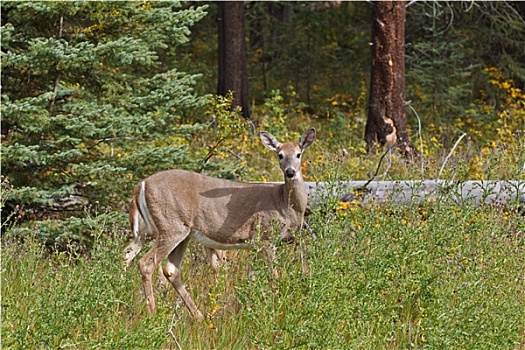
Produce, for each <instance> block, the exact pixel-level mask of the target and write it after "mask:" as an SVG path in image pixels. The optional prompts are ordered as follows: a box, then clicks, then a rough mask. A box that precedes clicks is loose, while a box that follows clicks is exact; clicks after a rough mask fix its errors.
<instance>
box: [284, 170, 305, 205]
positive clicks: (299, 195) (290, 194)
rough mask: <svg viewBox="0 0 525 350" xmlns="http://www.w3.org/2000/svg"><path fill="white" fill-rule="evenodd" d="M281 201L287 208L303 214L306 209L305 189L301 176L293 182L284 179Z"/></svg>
mask: <svg viewBox="0 0 525 350" xmlns="http://www.w3.org/2000/svg"><path fill="white" fill-rule="evenodd" d="M282 195H283V199H284V202H285V203H286V206H287V207H288V208H291V209H293V210H294V211H297V212H300V213H304V211H305V209H306V201H307V196H306V189H305V187H304V181H303V178H302V176H301V174H298V175H297V177H296V179H295V180H290V179H285V180H284V186H283V193H282Z"/></svg>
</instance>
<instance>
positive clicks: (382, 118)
mask: <svg viewBox="0 0 525 350" xmlns="http://www.w3.org/2000/svg"><path fill="white" fill-rule="evenodd" d="M405 5H406V4H405V2H404V1H399V2H398V1H374V2H372V6H373V23H372V43H371V45H372V73H371V79H370V97H369V102H368V118H367V122H366V128H365V141H366V144H367V151H368V152H371V151H372V150H374V149H375V145H376V142H379V144H380V145H381V146H386V147H389V148H390V147H393V146H397V147H398V148H399V149H400V150H401V152H402V153H403V154H404V155H405V157H411V156H413V155H415V154H416V153H417V151H416V149H415V148H414V146H413V145H412V143H411V142H410V138H409V135H408V132H407V119H406V113H405Z"/></svg>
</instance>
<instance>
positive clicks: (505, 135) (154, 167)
mask: <svg viewBox="0 0 525 350" xmlns="http://www.w3.org/2000/svg"><path fill="white" fill-rule="evenodd" d="M408 5H409V6H408V7H407V14H406V39H405V41H406V45H405V46H406V53H405V54H406V92H405V94H406V100H407V102H406V104H407V107H406V108H407V113H406V114H407V119H408V129H409V133H410V134H411V135H412V141H413V143H414V145H415V147H416V149H417V150H419V152H420V153H421V155H422V158H421V160H420V161H418V162H417V164H416V163H415V162H414V163H411V164H405V162H404V161H403V160H402V159H397V158H396V156H395V155H393V160H392V161H393V163H392V164H391V165H390V167H389V171H388V173H387V174H385V176H384V177H383V179H422V178H436V177H438V169H439V167H440V166H441V164H443V161H444V157H445V155H447V154H448V153H449V152H450V150H451V148H452V146H453V145H454V143H455V142H456V141H457V140H458V139H459V138H460V137H461V135H462V134H466V135H465V136H466V139H465V140H462V142H461V143H460V145H459V148H458V149H457V150H455V153H456V155H457V156H456V158H455V159H452V161H451V163H450V164H449V166H448V167H446V168H445V169H444V173H443V174H440V175H441V177H442V178H448V179H456V180H459V179H503V180H505V179H519V178H523V169H521V167H519V166H517V167H512V166H508V164H509V163H512V164H517V163H519V162H520V161H521V160H520V156H521V154H522V153H523V152H524V151H523V125H524V124H525V114H524V113H525V112H524V108H523V103H524V92H523V87H524V82H525V64H524V62H525V52H524V51H523V49H522V48H523V47H524V46H525V36H524V30H525V29H524V28H525V22H524V19H523V18H524V17H525V16H524V15H523V14H524V12H525V10H524V5H523V4H522V3H520V2H482V3H477V2H474V3H472V2H412V3H409V4H408ZM173 6H174V5H172V4H171V3H156V2H152V3H150V2H143V3H140V4H138V3H112V2H107V3H106V2H104V3H99V2H88V3H78V2H66V3H61V2H58V3H54V2H24V3H17V2H6V3H4V4H2V10H3V11H2V84H3V91H2V110H1V112H2V127H3V129H2V130H3V131H2V132H3V134H2V176H3V182H2V184H3V185H2V188H3V196H4V197H3V198H5V199H4V200H7V207H6V208H3V211H2V215H3V218H4V219H5V218H10V219H11V220H10V221H9V222H10V223H12V222H13V220H12V219H14V218H16V219H17V220H15V221H16V222H17V223H18V225H16V226H17V227H19V228H23V227H28V226H27V224H29V227H30V230H32V229H34V227H35V225H37V227H38V230H39V232H40V235H41V236H43V237H45V238H46V239H49V241H50V243H53V242H54V243H57V242H58V241H61V240H63V241H64V242H65V241H68V240H71V239H73V240H78V241H82V242H87V241H86V237H84V236H85V233H84V232H83V230H82V227H83V226H84V222H83V218H85V217H86V215H87V214H88V211H90V210H96V211H97V212H98V213H99V214H102V213H104V212H106V211H107V208H111V210H109V212H110V213H111V215H110V216H111V218H112V220H117V221H119V222H123V220H122V219H123V218H124V215H123V214H124V213H125V212H126V208H127V201H128V199H129V197H130V194H131V189H132V188H133V186H134V184H135V183H136V182H138V181H139V180H140V179H141V178H144V177H145V176H148V175H150V174H152V173H154V172H156V171H159V170H162V169H170V168H187V169H191V170H197V171H200V172H204V173H207V174H210V175H213V176H218V177H223V178H229V179H242V180H274V181H275V180H279V179H280V174H279V171H278V169H277V168H276V167H274V166H271V165H270V163H268V162H266V161H265V160H263V158H265V157H267V156H266V155H264V156H261V147H260V145H259V144H258V142H257V138H256V137H254V135H256V134H257V132H256V130H255V129H261V128H262V129H266V130H268V131H269V132H271V133H274V134H275V135H276V136H277V137H278V138H281V139H289V138H294V137H295V138H297V137H298V135H299V134H300V133H301V131H302V130H304V129H305V128H306V127H309V126H315V127H316V128H317V129H318V131H319V138H318V143H317V146H316V147H317V152H315V153H317V156H316V158H315V160H313V161H314V162H316V163H318V164H321V163H323V161H326V164H330V158H332V157H334V156H335V157H336V158H337V157H338V156H337V155H339V158H344V159H343V160H342V163H343V164H342V165H341V168H342V172H341V180H348V179H353V180H360V179H365V180H367V179H369V178H370V177H371V175H372V174H373V173H374V171H375V169H376V166H377V163H378V157H379V155H380V154H379V152H378V154H367V153H366V151H365V149H366V148H365V144H364V141H363V133H364V126H365V123H366V118H367V103H368V95H367V91H368V88H369V81H370V78H369V77H370V69H371V63H370V57H371V55H370V42H371V32H370V28H371V16H372V11H371V5H370V4H367V3H361V2H357V3H354V2H336V3H327V2H324V3H323V2H321V3H315V2H312V3H301V2H297V3H278V2H277V3H275V2H269V3H266V2H249V3H247V4H246V9H245V32H246V55H247V72H248V74H247V76H248V82H249V96H250V104H251V109H252V111H251V112H252V115H251V119H252V120H253V122H251V123H250V122H247V121H246V120H244V119H243V118H242V117H240V115H241V114H240V112H239V110H233V111H232V110H230V108H229V103H230V102H231V97H230V99H228V97H220V96H219V97H218V96H217V95H215V94H214V93H215V91H216V90H217V79H218V71H217V38H218V35H217V23H216V20H217V16H218V7H217V4H215V3H209V4H205V3H194V4H192V3H187V4H180V5H179V6H180V7H179V9H177V6H175V7H173ZM312 153H314V152H312ZM495 160H497V162H496V161H495ZM311 161H312V160H311ZM521 162H522V161H521ZM522 163H523V162H522ZM385 164H386V163H385ZM306 166H308V163H307V165H306ZM516 171H518V172H519V173H517V172H516ZM305 174H306V175H307V176H310V177H309V178H307V180H311V181H320V180H325V178H324V177H323V175H318V176H315V177H314V176H313V174H310V175H309V172H308V171H305ZM86 208H90V209H89V210H87V211H86ZM14 211H16V214H13V215H12V216H11V217H9V214H10V213H13V212H14ZM57 219H63V220H62V221H59V220H57ZM64 220H65V221H64ZM20 224H21V225H20ZM19 228H17V230H18V229H19ZM4 229H5V227H4ZM82 244H84V243H82Z"/></svg>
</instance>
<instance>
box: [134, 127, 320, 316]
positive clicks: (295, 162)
mask: <svg viewBox="0 0 525 350" xmlns="http://www.w3.org/2000/svg"><path fill="white" fill-rule="evenodd" d="M315 136H316V131H315V129H313V128H311V129H308V130H307V131H305V132H304V133H303V134H302V136H301V138H300V140H299V142H285V143H281V142H279V141H278V140H277V139H276V138H275V137H274V136H273V135H271V134H270V133H268V132H265V131H262V132H261V133H260V139H261V141H262V143H263V145H264V146H265V147H266V148H267V149H269V150H270V151H273V152H275V153H276V154H277V156H278V159H279V167H280V169H281V171H282V173H283V176H284V182H282V183H264V182H258V183H254V182H240V181H231V180H225V179H219V178H214V177H210V176H206V175H203V174H200V173H195V172H191V171H187V170H182V169H172V170H165V171H161V172H158V173H156V174H153V175H151V176H150V177H148V178H146V179H145V180H143V181H141V182H140V183H138V184H137V185H136V187H135V190H134V195H133V199H132V202H131V205H132V208H133V207H134V208H136V211H134V212H133V215H130V218H131V220H132V226H134V225H135V226H137V227H138V226H140V224H139V222H138V221H139V220H138V219H139V218H140V220H142V221H143V223H144V226H145V227H146V231H147V232H150V233H151V236H152V237H155V243H154V244H153V246H152V247H151V248H150V249H149V251H148V252H147V253H146V254H144V256H143V257H142V258H141V259H140V260H139V269H140V273H141V275H142V289H143V292H144V296H145V299H146V305H147V310H148V313H150V314H153V313H155V312H156V301H155V296H154V294H153V286H152V276H153V273H154V271H155V269H156V268H157V266H158V265H159V264H160V263H161V262H162V261H163V260H164V259H166V258H167V260H166V263H165V266H164V269H163V273H164V276H165V277H166V279H167V280H168V281H169V282H170V283H171V284H172V286H173V287H174V288H175V290H176V291H177V293H178V295H179V296H180V298H181V299H182V301H183V302H184V304H185V306H186V307H187V309H188V310H189V311H190V313H191V314H192V316H193V317H194V318H195V319H196V320H198V321H202V320H203V319H204V317H203V315H202V313H201V312H200V311H199V309H198V308H197V306H196V304H195V302H194V301H193V299H192V297H191V296H190V294H189V293H188V292H187V290H186V287H185V286H184V284H183V283H182V281H181V264H182V259H183V256H184V252H185V250H186V248H187V246H188V243H189V242H190V240H195V241H197V242H198V243H200V244H201V245H203V246H204V247H206V248H207V249H212V250H214V251H224V250H239V249H252V247H253V244H254V242H255V239H256V236H257V237H259V236H260V238H261V239H268V238H269V237H268V235H269V233H270V232H275V229H276V228H278V229H279V231H280V239H281V240H283V241H286V240H289V239H290V237H293V234H294V233H296V232H299V231H300V230H301V228H302V226H303V221H304V214H305V210H306V207H307V191H306V187H305V184H304V180H303V177H302V173H301V159H302V155H303V151H304V150H305V149H306V148H307V147H309V146H310V145H311V144H312V143H313V142H314V140H315ZM208 252H210V250H208ZM209 255H210V254H209ZM211 255H213V253H211Z"/></svg>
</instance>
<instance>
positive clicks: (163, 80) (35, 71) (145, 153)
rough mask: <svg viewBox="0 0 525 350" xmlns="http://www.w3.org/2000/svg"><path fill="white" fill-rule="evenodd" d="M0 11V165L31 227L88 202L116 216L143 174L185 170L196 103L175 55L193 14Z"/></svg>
mask: <svg viewBox="0 0 525 350" xmlns="http://www.w3.org/2000/svg"><path fill="white" fill-rule="evenodd" d="M1 6H2V28H1V30H2V86H3V89H2V106H1V113H2V128H3V129H4V130H3V132H2V133H3V135H2V155H1V157H2V158H1V161H2V175H3V176H5V177H6V178H7V179H8V180H9V182H10V184H11V186H12V191H10V194H9V201H10V202H11V203H12V204H17V205H20V206H21V208H23V210H24V212H25V213H32V217H31V218H37V219H47V218H50V213H52V212H57V211H59V212H61V213H63V212H66V211H74V212H77V214H78V210H80V211H81V210H82V209H83V207H85V206H86V205H89V204H93V205H94V204H95V203H98V204H99V206H101V207H102V208H104V207H105V206H108V205H121V206H122V207H124V204H125V203H126V202H125V200H127V198H128V197H130V196H131V192H132V189H133V186H134V184H135V183H136V182H137V181H138V180H139V179H140V178H142V177H143V176H145V175H148V174H151V173H153V172H155V171H158V170H162V169H166V168H173V167H181V166H183V167H185V168H192V166H193V165H192V162H191V159H190V158H189V151H188V141H189V139H190V138H191V135H192V133H195V132H196V131H198V130H199V129H200V127H199V126H198V125H193V124H192V123H191V122H190V121H192V113H195V111H196V110H198V108H199V107H202V106H204V105H205V103H206V101H207V97H206V96H197V95H196V94H195V92H194V90H193V89H194V85H195V83H196V80H197V79H198V78H199V76H198V75H190V74H186V73H184V72H180V71H178V70H177V69H176V68H175V67H176V66H177V54H176V49H177V47H179V46H180V45H182V44H185V43H187V42H188V40H189V35H190V27H191V26H192V25H193V24H194V23H195V22H196V21H199V20H200V19H202V18H203V17H204V16H205V14H206V12H205V7H204V6H201V7H198V8H193V7H191V8H185V9H182V8H181V4H180V3H179V2H147V1H146V2H142V1H141V2H90V1H88V2H84V1H82V2H80V1H79V2H69V1H65V2H64V1H56V2H43V1H42V2H2V5H1ZM8 129H9V131H8ZM3 214H5V213H3ZM76 216H77V217H76V218H71V220H79V219H78V215H76ZM71 220H70V221H71ZM48 223H49V222H48ZM77 223H78V221H77ZM79 225H82V222H80V223H79ZM64 227H67V225H65V226H64ZM86 231H87V230H86ZM82 234H83V233H82V232H81V233H80V235H82Z"/></svg>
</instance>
